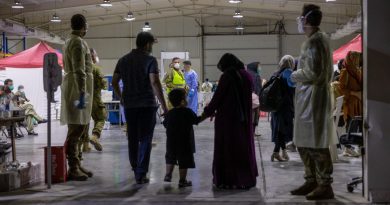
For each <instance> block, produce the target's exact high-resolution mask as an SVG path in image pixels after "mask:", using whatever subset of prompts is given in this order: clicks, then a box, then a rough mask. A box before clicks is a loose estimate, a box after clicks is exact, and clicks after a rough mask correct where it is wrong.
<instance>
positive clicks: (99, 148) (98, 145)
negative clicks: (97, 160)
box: [89, 135, 103, 151]
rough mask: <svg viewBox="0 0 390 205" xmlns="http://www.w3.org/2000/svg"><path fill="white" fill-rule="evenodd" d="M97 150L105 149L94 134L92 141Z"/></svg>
mask: <svg viewBox="0 0 390 205" xmlns="http://www.w3.org/2000/svg"><path fill="white" fill-rule="evenodd" d="M89 142H91V144H92V145H93V146H94V147H95V149H96V150H97V151H103V146H102V145H101V144H100V140H99V138H98V137H97V136H96V135H92V136H91V139H90V141H89Z"/></svg>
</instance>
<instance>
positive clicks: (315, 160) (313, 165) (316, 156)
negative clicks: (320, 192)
mask: <svg viewBox="0 0 390 205" xmlns="http://www.w3.org/2000/svg"><path fill="white" fill-rule="evenodd" d="M298 152H299V155H300V156H301V159H302V161H303V164H304V166H305V179H306V181H307V182H317V183H318V184H319V185H330V184H332V182H333V178H332V173H333V163H332V159H331V156H330V151H329V149H328V148H304V147H298Z"/></svg>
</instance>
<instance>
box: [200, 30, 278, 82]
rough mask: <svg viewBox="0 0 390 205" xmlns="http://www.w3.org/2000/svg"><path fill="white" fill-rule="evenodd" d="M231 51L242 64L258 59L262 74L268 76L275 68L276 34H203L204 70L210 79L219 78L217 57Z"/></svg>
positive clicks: (276, 56)
mask: <svg viewBox="0 0 390 205" xmlns="http://www.w3.org/2000/svg"><path fill="white" fill-rule="evenodd" d="M227 52H229V53H232V54H234V55H236V56H237V57H239V58H240V59H241V60H242V61H243V62H244V64H249V63H251V62H255V61H260V62H261V64H262V68H263V70H262V76H264V77H269V76H270V75H271V73H273V72H274V70H275V69H276V68H277V63H278V59H279V49H278V37H277V36H276V35H229V36H205V42H204V72H205V76H206V78H209V79H210V80H211V81H215V80H218V79H219V76H220V72H219V71H218V70H217V64H218V61H219V59H220V58H221V57H222V55H223V54H224V53H227Z"/></svg>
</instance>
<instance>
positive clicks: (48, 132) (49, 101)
mask: <svg viewBox="0 0 390 205" xmlns="http://www.w3.org/2000/svg"><path fill="white" fill-rule="evenodd" d="M50 79H51V78H50V77H49V79H48V85H49V89H48V92H47V151H46V153H47V156H46V157H47V159H46V162H47V163H46V166H47V167H46V173H47V176H46V177H47V188H48V189H50V188H51V163H52V159H51V158H52V157H51V99H52V94H53V93H52V85H51V82H50V81H51V80H50Z"/></svg>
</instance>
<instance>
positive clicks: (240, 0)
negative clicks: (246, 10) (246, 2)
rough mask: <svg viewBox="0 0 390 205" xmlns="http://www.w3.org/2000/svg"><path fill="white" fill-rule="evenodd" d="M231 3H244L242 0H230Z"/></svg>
mask: <svg viewBox="0 0 390 205" xmlns="http://www.w3.org/2000/svg"><path fill="white" fill-rule="evenodd" d="M229 3H231V4H239V3H242V0H229Z"/></svg>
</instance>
